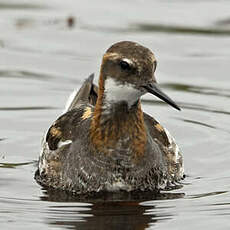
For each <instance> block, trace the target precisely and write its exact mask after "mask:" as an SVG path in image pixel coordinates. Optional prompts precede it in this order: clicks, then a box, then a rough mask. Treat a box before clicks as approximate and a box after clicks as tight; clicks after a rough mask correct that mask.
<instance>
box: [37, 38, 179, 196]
mask: <svg viewBox="0 0 230 230" xmlns="http://www.w3.org/2000/svg"><path fill="white" fill-rule="evenodd" d="M155 68H156V60H155V57H154V55H153V54H152V52H151V51H150V50H148V49H147V48H145V47H143V46H141V45H139V44H137V43H133V42H120V43H116V44H114V45H113V46H112V47H110V49H108V50H107V52H106V54H105V55H104V57H103V61H102V66H101V73H100V79H99V87H97V86H96V85H94V84H93V75H91V76H90V77H89V78H88V79H87V80H86V81H85V82H84V84H83V85H82V87H81V89H80V90H79V91H78V93H75V94H74V95H72V99H71V101H70V103H69V104H68V107H67V108H66V113H64V114H63V115H62V116H60V117H59V118H58V119H57V120H56V121H55V122H54V123H53V124H52V126H51V127H50V128H49V130H48V132H47V134H46V136H45V138H44V141H43V144H42V150H41V154H40V158H39V167H38V171H37V172H36V175H35V178H36V180H37V181H38V182H39V183H40V184H42V185H45V186H49V187H52V188H57V189H63V190H67V191H71V192H76V193H79V194H80V193H81V194H82V193H89V192H98V191H113V192H114V191H120V190H124V191H127V192H129V191H135V190H140V191H148V190H151V191H159V190H160V189H164V188H166V187H169V186H171V185H172V184H174V183H175V182H178V181H179V180H180V179H182V178H183V160H182V156H181V154H180V151H179V148H178V146H177V145H176V143H175V141H174V139H173V138H172V137H171V136H170V134H169V133H168V131H167V130H166V129H164V128H163V127H162V126H161V125H160V124H159V123H158V122H157V121H156V120H155V119H154V118H152V117H150V116H149V115H147V114H145V113H143V112H142V110H141V103H140V99H139V98H140V96H141V95H143V94H144V93H146V92H147V91H148V92H150V93H153V94H155V95H156V96H158V97H160V98H161V99H163V100H165V101H166V102H167V103H169V104H170V105H172V106H173V107H175V108H177V109H179V107H178V106H177V105H176V104H175V103H174V102H173V101H172V100H171V99H170V98H168V97H167V96H166V95H165V94H164V93H163V92H161V91H160V89H159V88H158V87H157V85H156V81H155V77H154V71H155Z"/></svg>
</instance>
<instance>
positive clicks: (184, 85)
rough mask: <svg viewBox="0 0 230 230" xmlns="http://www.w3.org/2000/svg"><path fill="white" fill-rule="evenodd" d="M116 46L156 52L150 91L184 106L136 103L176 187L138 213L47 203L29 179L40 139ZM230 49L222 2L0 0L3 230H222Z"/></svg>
mask: <svg viewBox="0 0 230 230" xmlns="http://www.w3.org/2000/svg"><path fill="white" fill-rule="evenodd" d="M70 16H71V17H73V18H74V23H73V25H72V26H71V27H69V26H68V18H69V17H70ZM69 23H70V24H71V23H72V22H69ZM121 40H132V41H137V42H140V43H142V44H143V45H145V46H147V47H149V48H150V49H152V50H153V51H154V52H155V55H156V57H157V60H158V68H157V74H156V75H157V76H156V77H157V79H158V82H159V83H160V84H161V86H162V88H163V89H164V91H165V92H166V93H167V94H168V95H170V96H171V97H172V98H173V99H174V100H175V101H177V102H178V103H179V104H180V105H181V107H182V112H178V111H176V110H173V109H172V108H170V107H169V106H167V105H166V104H164V103H160V102H159V101H158V100H157V99H156V98H154V97H152V96H150V95H149V96H146V97H144V98H143V99H144V100H143V109H144V110H145V111H147V112H148V113H149V114H151V115H152V116H154V117H155V118H156V119H157V120H159V121H160V122H161V123H162V124H163V125H164V126H165V127H167V129H169V130H170V132H171V133H172V134H173V136H174V137H175V139H176V141H177V143H178V145H179V146H180V148H181V149H182V151H183V155H184V160H185V172H186V175H187V178H186V179H185V181H184V186H183V188H181V189H178V190H174V191H171V192H167V193H166V194H163V195H162V196H159V197H152V198H149V199H144V200H143V201H141V202H139V201H136V202H102V201H95V202H93V201H92V202H88V203H86V202H80V201H76V200H73V199H70V198H68V197H67V198H66V197H61V196H60V195H57V194H50V193H47V192H46V191H45V190H42V189H41V187H40V186H39V185H37V184H36V182H35V181H34V179H33V174H34V172H35V170H36V161H37V159H38V155H39V150H40V141H41V137H42V135H43V133H44V132H45V130H46V129H47V128H48V126H49V125H50V124H51V123H52V122H53V121H54V120H55V119H56V118H57V116H58V115H59V114H60V113H61V111H62V109H63V108H64V104H65V101H66V99H67V98H68V95H69V94H70V92H71V91H72V90H73V89H74V88H76V89H77V88H78V87H79V86H80V84H81V83H82V82H83V80H84V78H85V77H87V76H88V75H89V74H90V73H92V72H95V73H96V75H97V76H98V71H99V65H100V61H101V57H102V54H103V53H104V52H105V50H106V49H107V48H108V47H109V46H110V45H111V44H112V43H114V42H117V41H121ZM229 47H230V2H229V1H227V0H225V1H224V0H222V1H212V0H206V1H204V0H203V1H202V0H200V1H199V0H197V1H189V2H188V1H182V0H175V1H173V2H172V1H169V0H168V1H167V0H164V1H160V0H158V1H157V0H152V1H150V0H149V1H143V0H136V1H130V0H128V1H111V0H109V1H105V0H102V1H76V0H68V1H58V0H50V1H42V0H14V1H7V0H5V1H3V0H0V125H1V129H0V223H1V229H34V230H35V229H39V230H41V229H116V230H117V229H125V230H128V229H130V230H132V229H138V230H140V229H141V230H142V229H160V230H163V229H167V230H168V229H171V230H172V229H175V230H178V229H179V230H180V229H189V230H190V229H191V230H192V229H210V230H214V229H218V230H219V229H221V230H222V229H229V228H230V223H229V218H230V194H229V192H230V167H229V165H230V67H229V66H230V64H229V63H230V48H229Z"/></svg>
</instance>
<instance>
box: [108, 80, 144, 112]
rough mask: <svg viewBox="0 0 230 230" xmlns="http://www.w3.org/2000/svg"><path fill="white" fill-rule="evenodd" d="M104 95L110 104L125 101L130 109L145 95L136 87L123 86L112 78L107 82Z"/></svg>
mask: <svg viewBox="0 0 230 230" xmlns="http://www.w3.org/2000/svg"><path fill="white" fill-rule="evenodd" d="M104 93H105V100H106V102H107V103H108V104H113V103H117V102H121V101H125V102H127V104H128V106H129V108H130V107H131V106H132V105H133V104H134V103H135V102H136V101H137V100H138V99H139V98H140V96H142V95H143V94H144V93H143V92H141V91H140V90H138V89H136V88H135V87H134V85H132V84H128V83H126V84H121V83H119V82H117V81H115V80H114V79H113V78H110V77H108V78H107V79H106V80H105V92H104Z"/></svg>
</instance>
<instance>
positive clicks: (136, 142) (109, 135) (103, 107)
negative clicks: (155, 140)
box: [90, 77, 147, 158]
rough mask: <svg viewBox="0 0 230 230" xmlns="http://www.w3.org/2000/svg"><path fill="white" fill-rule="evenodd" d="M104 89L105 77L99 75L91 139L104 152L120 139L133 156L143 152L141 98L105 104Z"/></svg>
mask: <svg viewBox="0 0 230 230" xmlns="http://www.w3.org/2000/svg"><path fill="white" fill-rule="evenodd" d="M104 91H105V89H104V79H103V78H102V77H100V80H99V89H98V99H97V103H96V106H95V110H94V114H93V118H92V122H91V126H90V138H91V143H92V144H93V146H94V148H95V149H96V150H97V151H98V152H100V153H104V154H107V153H109V150H110V149H116V148H118V145H117V144H118V142H119V143H123V144H124V146H122V148H123V149H126V148H127V150H130V149H131V152H132V153H133V157H135V158H136V157H140V156H142V155H143V154H144V151H145V146H146V141H147V134H146V129H145V124H144V115H143V112H142V109H141V103H140V100H138V101H137V102H136V103H135V104H134V105H133V106H132V107H129V106H128V105H127V103H125V102H120V103H114V104H109V105H108V104H107V102H106V99H105V95H104Z"/></svg>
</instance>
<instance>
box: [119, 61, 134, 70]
mask: <svg viewBox="0 0 230 230" xmlns="http://www.w3.org/2000/svg"><path fill="white" fill-rule="evenodd" d="M119 64H120V67H121V68H122V69H123V70H130V69H131V66H130V65H129V63H128V62H126V61H120V63H119Z"/></svg>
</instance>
